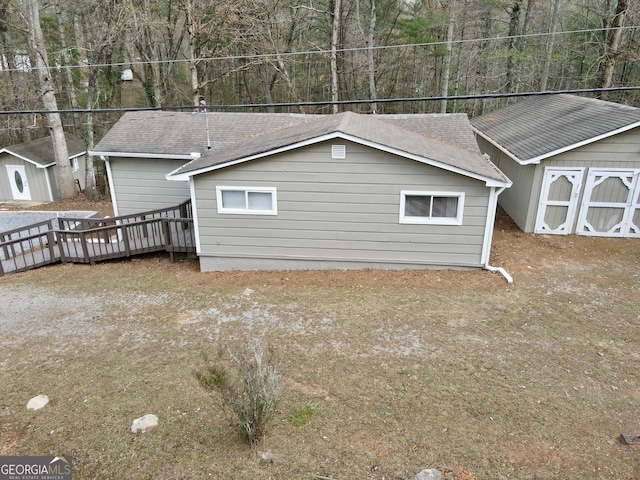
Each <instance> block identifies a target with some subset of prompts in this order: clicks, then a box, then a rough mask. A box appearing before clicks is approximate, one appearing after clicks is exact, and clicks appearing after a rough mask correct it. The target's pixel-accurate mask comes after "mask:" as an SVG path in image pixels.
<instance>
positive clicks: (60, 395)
mask: <svg viewBox="0 0 640 480" xmlns="http://www.w3.org/2000/svg"><path fill="white" fill-rule="evenodd" d="M493 263H494V264H496V265H500V266H503V267H505V268H506V269H507V270H508V271H509V272H510V273H511V274H512V275H513V276H514V278H515V280H516V282H515V284H514V285H507V284H506V283H505V282H504V281H503V280H502V279H501V278H500V277H499V276H497V275H495V274H491V273H488V272H479V271H478V272H476V271H471V272H450V271H411V272H383V271H375V270H370V271H359V272H343V271H331V272H254V273H246V272H238V273H224V274H222V273H210V274H204V273H200V272H198V271H197V262H195V261H192V260H185V259H183V260H181V261H179V262H177V263H176V264H173V265H172V264H170V263H169V262H168V260H167V259H166V258H164V257H148V258H145V259H141V260H133V261H130V262H115V263H106V264H100V265H97V266H95V267H89V266H77V265H76V266H73V265H65V266H55V267H50V268H45V269H41V270H37V271H33V272H27V273H24V274H18V275H12V276H7V277H4V278H0V293H1V294H2V297H3V302H7V303H3V312H2V313H0V330H1V332H2V335H1V337H0V348H1V350H0V351H1V352H2V353H1V356H0V388H1V391H2V392H3V393H2V396H1V397H0V399H1V400H0V402H1V403H0V447H1V451H2V452H3V453H5V454H32V455H45V454H57V455H71V456H73V459H74V470H75V472H74V473H75V477H74V478H78V479H84V478H132V479H143V478H163V479H171V478H176V479H177V478H238V479H240V478H252V479H268V478H283V479H290V478H293V479H295V478H300V479H313V478H314V476H316V478H318V477H317V476H324V477H330V478H334V479H336V480H344V479H355V478H370V479H383V478H384V479H412V478H413V475H414V474H415V473H417V472H418V471H420V470H421V469H423V468H432V467H433V468H436V467H438V468H441V469H442V470H443V471H446V472H448V476H449V477H450V478H459V479H466V480H469V479H476V478H477V479H506V478H523V479H530V478H544V479H547V478H550V479H553V478H557V479H566V478H572V479H574V478H575V479H578V478H580V479H581V478H591V479H616V480H618V479H627V480H631V479H637V478H640V450H639V449H638V447H633V446H627V445H623V444H622V443H621V442H620V441H619V439H618V437H619V435H620V434H621V433H638V432H639V431H640V375H639V371H640V368H639V366H640V317H639V316H640V279H639V277H638V274H639V273H640V241H639V240H616V239H589V238H579V237H539V236H535V235H526V234H523V233H520V232H518V231H517V230H515V229H514V228H513V226H512V225H511V224H510V223H509V222H508V221H506V220H505V219H501V220H500V222H498V225H497V227H496V239H495V246H494V255H493ZM23 302H24V303H23ZM23 307H24V308H23ZM8 317H11V318H8ZM253 338H262V339H265V340H266V341H268V343H269V345H272V346H273V347H274V348H275V349H276V350H277V352H278V353H279V356H280V358H281V359H282V360H281V363H280V366H279V368H280V373H281V375H282V378H283V393H282V396H281V401H280V403H279V406H278V409H277V411H276V416H275V419H274V423H273V425H272V428H271V429H270V430H269V433H268V435H267V436H266V438H265V440H264V442H263V443H262V444H261V445H259V446H258V447H256V448H253V449H252V448H249V447H248V446H247V445H246V443H245V442H244V441H243V440H242V438H241V437H240V436H239V435H237V434H236V433H235V432H234V431H233V429H231V428H230V427H229V425H228V423H227V421H226V417H225V414H224V412H223V410H222V408H221V405H220V402H219V399H217V398H216V397H215V396H211V395H208V394H207V393H206V392H204V391H203V389H202V388H200V386H199V385H198V383H197V381H196V380H195V378H194V377H193V375H192V372H193V371H194V369H196V368H197V367H199V366H200V365H201V359H202V356H201V355H202V352H203V351H211V350H212V349H213V350H215V349H216V348H217V347H218V346H219V345H231V346H233V345H242V344H245V343H246V342H248V340H249V339H253ZM39 393H46V394H48V395H49V396H50V397H51V399H52V401H51V404H50V405H48V406H47V407H45V408H44V409H43V410H41V411H39V412H27V411H26V409H25V405H26V402H27V401H28V399H29V398H31V397H32V396H35V395H37V394H39ZM145 413H155V414H156V415H158V416H159V417H160V426H159V428H158V429H156V430H155V431H154V432H151V433H148V434H143V435H134V434H132V433H131V432H130V431H129V428H130V425H131V422H132V420H133V419H134V418H136V417H139V416H141V415H143V414H145ZM265 452H268V453H269V455H266V456H264V458H263V456H262V454H264V453H265Z"/></svg>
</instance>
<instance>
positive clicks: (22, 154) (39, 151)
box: [0, 135, 86, 168]
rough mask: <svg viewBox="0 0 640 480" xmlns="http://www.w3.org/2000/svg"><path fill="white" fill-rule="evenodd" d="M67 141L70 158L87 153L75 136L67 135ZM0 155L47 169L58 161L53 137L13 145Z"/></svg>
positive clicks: (0, 151) (4, 149) (1, 151)
mask: <svg viewBox="0 0 640 480" xmlns="http://www.w3.org/2000/svg"><path fill="white" fill-rule="evenodd" d="M65 138H66V139H67V151H68V153H69V158H74V157H78V156H80V155H83V154H84V153H85V152H86V148H85V145H84V142H82V140H80V139H79V138H77V137H74V136H73V135H65ZM0 153H8V154H10V155H13V156H14V157H18V158H21V159H22V160H24V161H27V162H30V163H33V164H34V165H36V166H37V167H38V168H46V167H49V166H51V165H55V163H56V159H55V155H54V152H53V143H52V140H51V137H43V138H39V139H38V140H33V141H31V142H25V143H20V144H17V145H11V146H9V147H5V148H3V149H1V150H0Z"/></svg>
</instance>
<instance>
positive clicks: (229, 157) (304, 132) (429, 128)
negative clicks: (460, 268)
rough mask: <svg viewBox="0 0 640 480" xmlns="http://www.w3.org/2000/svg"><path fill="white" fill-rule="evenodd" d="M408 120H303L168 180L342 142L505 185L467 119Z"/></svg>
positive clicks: (206, 158)
mask: <svg viewBox="0 0 640 480" xmlns="http://www.w3.org/2000/svg"><path fill="white" fill-rule="evenodd" d="M411 120H412V119H411V118H410V117H409V116H401V115H399V116H395V115H389V116H387V115H379V116H372V115H360V114H356V113H352V112H344V113H341V114H337V115H322V116H321V115H315V116H308V117H305V119H304V121H301V122H299V123H295V124H293V125H288V126H285V127H282V128H277V129H273V130H271V131H269V132H266V133H263V132H260V133H258V134H254V135H251V136H248V137H245V138H243V139H242V141H241V142H237V143H235V144H233V145H229V146H224V147H222V148H219V149H215V150H211V151H208V152H206V153H204V154H203V156H202V157H200V158H198V159H195V160H193V161H191V162H189V163H188V164H186V165H184V166H182V167H181V168H179V169H178V170H176V171H175V172H173V173H172V176H174V177H182V178H184V177H189V176H192V175H198V174H201V173H204V172H207V171H211V170H215V169H217V168H221V167H224V166H228V165H232V164H236V163H241V162H244V161H248V160H252V159H255V158H259V157H264V156H267V155H271V154H273V153H277V152H280V151H283V150H288V149H292V148H297V147H299V146H302V145H308V144H312V143H316V142H319V141H323V140H327V139H330V138H343V139H346V140H351V141H355V142H357V143H362V144H367V145H370V146H373V147H374V148H380V149H383V150H388V151H391V152H393V153H396V154H399V155H403V156H407V157H411V158H414V159H416V160H419V161H424V163H431V164H434V165H437V166H440V167H442V168H445V169H448V170H451V171H455V172H457V173H462V174H467V175H469V174H470V176H474V177H476V178H483V179H491V180H497V181H499V182H506V181H507V180H506V179H505V177H504V175H502V173H501V172H500V171H499V170H497V169H496V167H495V166H493V164H491V163H490V162H489V161H488V160H487V159H486V158H484V157H483V156H482V155H481V154H480V151H479V149H478V146H477V144H476V143H475V141H474V139H473V135H472V132H471V129H470V125H469V123H468V119H467V116H466V115H444V116H420V115H418V116H417V118H415V120H416V121H415V122H412V121H411ZM465 130H466V132H467V133H465ZM426 132H429V133H432V134H436V135H437V136H440V137H444V138H446V137H449V139H458V140H459V141H460V142H461V143H463V144H464V146H460V145H456V144H454V143H451V142H450V141H445V140H444V139H442V138H434V137H431V136H428V135H426V134H425V133H426Z"/></svg>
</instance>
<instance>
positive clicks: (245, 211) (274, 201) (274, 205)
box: [216, 185, 278, 215]
mask: <svg viewBox="0 0 640 480" xmlns="http://www.w3.org/2000/svg"><path fill="white" fill-rule="evenodd" d="M230 190H232V191H236V192H245V205H246V204H247V203H246V202H247V194H248V193H270V194H271V209H269V210H249V208H248V207H247V208H224V207H223V205H222V192H224V191H230ZM216 201H217V204H218V213H223V214H234V215H277V214H278V192H277V189H276V188H275V187H229V186H222V185H221V186H216Z"/></svg>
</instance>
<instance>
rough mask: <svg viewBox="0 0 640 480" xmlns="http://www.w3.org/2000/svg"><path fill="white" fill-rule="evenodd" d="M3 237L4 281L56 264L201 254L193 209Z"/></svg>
mask: <svg viewBox="0 0 640 480" xmlns="http://www.w3.org/2000/svg"><path fill="white" fill-rule="evenodd" d="M58 223H59V228H58V229H54V228H53V221H52V220H48V221H45V222H41V223H38V224H34V225H29V226H28V227H24V228H21V229H16V230H12V231H10V232H2V233H0V260H1V261H0V275H5V274H7V273H15V272H23V271H25V270H31V269H33V268H38V267H41V266H44V265H49V264H52V263H57V262H62V263H67V262H69V263H89V264H94V263H96V262H100V261H105V260H110V259H115V258H123V257H131V256H133V255H141V254H145V253H150V252H159V251H165V252H168V253H169V255H170V257H171V261H172V262H173V260H174V254H175V253H176V252H185V253H188V252H195V250H196V249H195V239H194V227H193V218H192V217H191V204H190V201H187V202H185V203H183V204H181V205H178V206H177V207H174V208H168V209H161V210H154V211H150V212H142V213H139V214H136V215H126V216H121V217H111V218H98V219H96V218H68V217H60V218H58Z"/></svg>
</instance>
